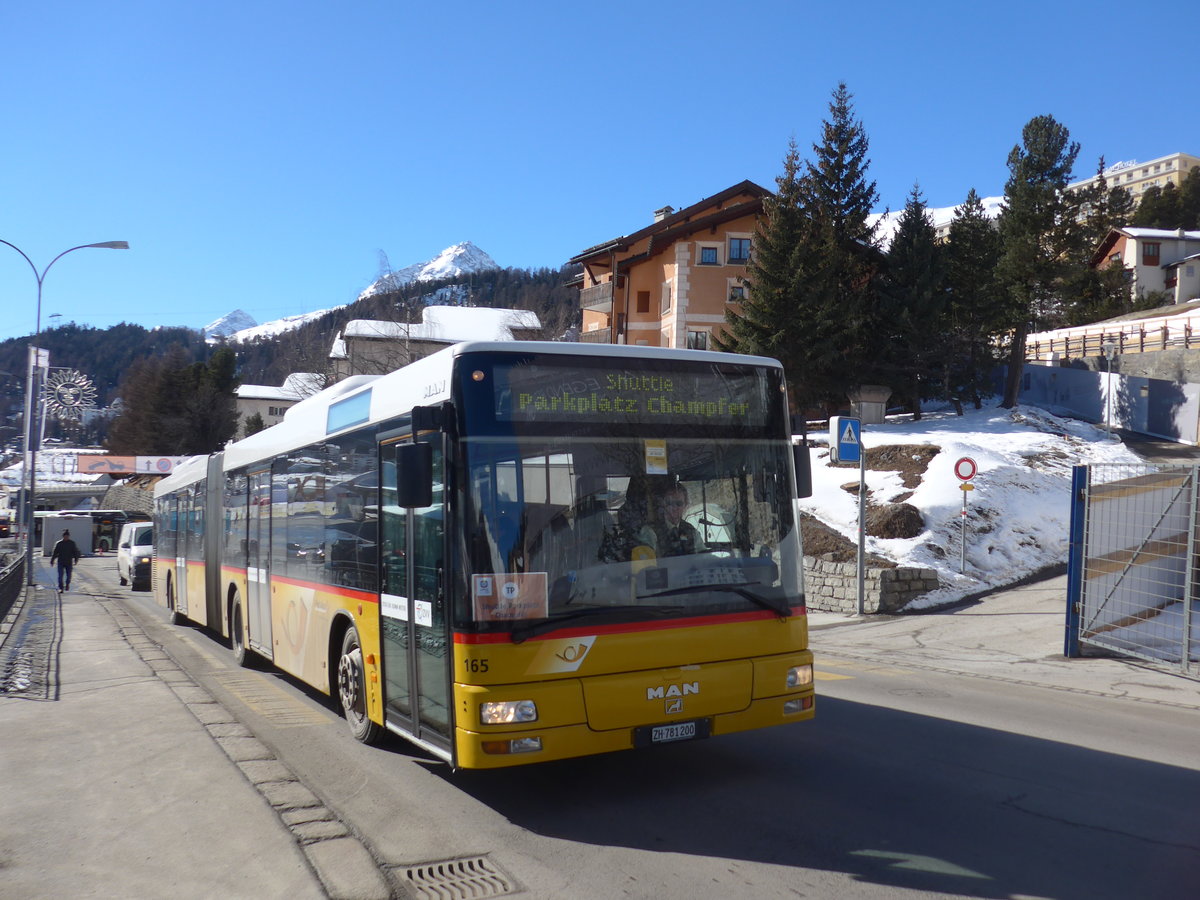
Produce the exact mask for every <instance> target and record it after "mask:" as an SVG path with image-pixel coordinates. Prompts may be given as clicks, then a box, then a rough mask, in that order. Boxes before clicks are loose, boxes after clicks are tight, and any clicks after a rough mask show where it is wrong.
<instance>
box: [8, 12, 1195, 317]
mask: <svg viewBox="0 0 1200 900" xmlns="http://www.w3.org/2000/svg"><path fill="white" fill-rule="evenodd" d="M1129 14H1130V13H1129V7H1128V5H1124V4H1120V5H1119V4H1116V3H1110V2H1087V3H1084V2H1075V0H1070V2H1050V3H1046V2H1041V3H1027V2H1021V0H1018V2H1011V3H1006V4H972V3H962V2H961V0H957V2H932V3H920V4H896V3H890V2H889V3H880V2H873V0H872V2H863V3H857V4H843V5H840V6H839V5H837V4H834V5H829V4H815V3H805V2H799V0H749V2H742V3H731V2H723V3H715V2H709V0H693V2H688V3H672V2H660V3H646V2H644V0H641V2H636V3H633V2H625V0H616V2H608V3H605V4H601V5H595V4H589V5H586V6H585V5H584V4H574V3H564V2H561V0H558V2H544V3H542V2H538V3H533V2H530V3H521V2H517V3H509V4H497V3H494V2H467V3H463V2H453V0H448V2H443V3H422V4H416V3H404V2H400V0H390V2H388V0H350V2H345V3H334V2H329V0H319V2H317V0H289V2H281V0H236V2H231V0H210V2H205V3H191V2H164V0H122V2H116V3H95V2H82V0H70V2H68V0H40V2H38V3H22V4H17V3H5V4H3V5H2V6H0V83H3V84H4V85H5V87H4V89H3V91H2V92H0V109H2V110H3V114H2V117H0V122H2V125H3V140H2V141H0V239H3V240H6V241H9V242H11V243H13V244H16V245H17V246H18V247H20V248H21V249H22V250H24V251H25V252H26V253H27V254H28V255H29V256H30V257H31V258H32V259H33V261H34V263H36V264H37V266H38V268H39V269H40V268H41V267H42V266H44V265H45V264H46V263H48V262H49V261H50V260H51V259H52V258H53V257H54V256H55V255H56V254H57V253H59V252H60V251H62V250H64V249H66V248H68V247H71V246H74V245H77V244H85V243H91V242H95V241H107V240H127V241H129V243H130V245H131V248H132V249H130V250H128V251H113V250H80V251H77V252H75V253H72V254H70V255H69V256H67V257H65V258H63V259H61V260H60V261H59V262H57V263H56V264H55V265H54V267H53V268H52V269H51V270H50V272H49V274H48V276H47V278H46V281H45V292H44V295H43V303H42V316H41V321H42V327H43V328H45V327H47V326H51V325H53V324H54V323H56V322H61V323H65V322H68V321H76V322H78V323H80V324H87V325H93V326H96V327H101V328H104V327H108V326H110V325H114V324H116V323H118V322H121V321H130V322H137V323H140V324H143V325H146V326H148V327H149V326H155V325H180V326H189V327H197V328H198V327H202V326H203V325H205V324H207V323H208V322H210V321H211V320H213V319H215V318H217V317H218V316H221V315H223V314H224V313H226V312H229V311H231V310H233V309H237V308H241V309H244V310H246V311H247V312H249V313H250V314H251V315H252V316H254V317H255V318H256V319H257V320H258V321H259V322H265V321H269V320H271V319H276V318H280V317H283V316H285V315H292V314H296V313H301V312H310V311H313V310H318V309H324V308H328V307H331V306H336V305H339V304H342V303H347V302H349V301H352V300H353V299H354V298H355V297H356V296H357V294H358V293H359V292H360V291H361V290H362V289H363V288H364V287H366V286H367V285H368V284H370V283H371V282H372V281H373V280H374V279H375V277H376V276H377V275H378V273H379V265H380V251H384V252H385V253H386V254H387V256H388V258H389V260H390V262H391V264H392V266H393V267H395V268H399V267H401V266H404V265H407V264H409V263H412V262H417V261H423V260H425V259H428V258H430V257H432V256H434V255H435V254H436V253H438V252H439V251H440V250H442V249H443V248H445V247H447V246H450V245H451V244H455V243H458V242H460V241H464V240H470V241H473V242H474V243H475V244H477V245H478V246H479V247H481V248H482V249H483V250H485V251H487V252H488V253H489V254H491V255H492V257H493V258H494V259H495V260H496V261H497V262H498V263H499V264H500V265H501V266H518V267H541V266H552V267H557V266H559V265H561V264H563V263H564V262H565V261H566V260H567V259H568V258H569V257H571V256H572V255H574V254H575V253H577V252H579V251H580V250H583V249H584V248H586V247H588V246H590V245H592V244H595V243H599V242H601V241H604V240H607V239H610V238H613V237H616V236H618V235H621V234H627V233H629V232H632V231H635V230H637V229H638V228H641V227H642V226H644V225H645V224H647V223H649V221H650V219H651V213H652V211H653V210H654V209H657V208H658V207H661V206H664V205H667V204H671V205H673V206H675V207H681V206H685V205H687V204H690V203H693V202H695V201H697V200H699V199H701V198H703V197H706V196H708V195H710V194H713V193H716V192H717V191H720V190H722V189H724V188H726V187H728V186H730V185H732V184H735V183H737V182H739V181H741V180H743V179H751V180H753V181H756V182H758V183H760V184H762V185H764V186H766V187H774V183H775V182H774V179H775V177H776V176H777V175H778V174H779V172H780V170H781V164H782V159H783V155H784V153H785V151H786V148H787V142H788V140H789V138H791V137H793V136H794V137H795V138H796V140H797V142H798V143H799V145H800V146H801V148H802V150H804V151H805V152H806V153H807V151H808V148H809V147H810V146H811V145H812V143H813V142H814V141H816V140H818V138H819V125H820V122H821V120H822V118H824V117H825V116H826V115H827V114H828V102H829V98H830V93H831V91H832V90H833V88H834V87H835V86H836V84H837V82H838V81H839V80H845V81H846V83H847V84H848V86H849V88H850V90H851V91H852V92H853V94H854V98H855V107H856V112H857V115H858V117H859V118H860V119H861V121H862V122H863V124H864V125H865V127H866V129H867V132H868V135H869V138H870V157H871V160H872V166H871V170H870V175H871V176H872V177H873V178H874V179H875V180H876V181H877V184H878V190H879V193H880V196H881V206H888V207H890V208H891V209H893V210H896V209H899V208H900V207H902V206H903V203H904V199H905V196H906V194H907V193H908V191H909V190H910V188H911V187H912V185H913V183H914V182H919V183H920V185H921V188H922V190H923V192H924V195H925V199H926V202H927V203H928V204H929V205H930V206H933V207H939V206H951V205H954V204H956V203H959V202H961V201H962V199H963V198H964V197H965V195H966V193H967V190H968V189H969V188H971V187H974V188H976V190H977V191H978V192H979V193H980V195H981V196H992V195H998V194H1000V193H1001V192H1002V190H1003V185H1004V180H1005V176H1006V169H1005V159H1006V157H1007V154H1008V151H1009V150H1010V149H1011V148H1012V146H1013V145H1014V144H1015V143H1017V142H1018V141H1019V139H1020V131H1021V127H1022V126H1023V125H1024V124H1025V122H1027V121H1028V120H1029V119H1030V118H1032V117H1033V116H1035V115H1041V114H1051V115H1053V116H1055V117H1056V118H1057V119H1058V120H1059V121H1060V122H1062V123H1063V124H1064V125H1066V126H1067V127H1068V128H1069V129H1070V131H1071V135H1072V137H1073V138H1074V139H1075V140H1078V141H1079V142H1080V143H1081V144H1082V148H1083V149H1082V152H1081V154H1080V159H1079V164H1078V168H1077V172H1076V174H1077V176H1079V177H1084V176H1086V175H1089V174H1091V173H1092V172H1093V171H1094V169H1095V165H1096V161H1097V159H1098V157H1099V156H1100V155H1101V154H1103V155H1104V156H1105V157H1106V158H1107V160H1108V162H1110V163H1112V162H1117V161H1119V160H1127V159H1138V160H1141V161H1145V160H1148V159H1152V158H1154V157H1157V156H1162V155H1165V154H1168V153H1174V152H1178V151H1183V152H1189V153H1200V125H1198V124H1197V120H1196V117H1195V116H1191V115H1188V114H1186V113H1185V112H1183V110H1184V109H1185V107H1186V105H1187V104H1186V103H1185V102H1184V98H1183V95H1180V94H1175V93H1173V92H1174V91H1179V90H1182V89H1181V88H1179V87H1178V84H1179V82H1178V79H1172V78H1171V77H1169V76H1163V75H1162V73H1161V72H1160V71H1159V70H1158V69H1155V68H1154V67H1153V66H1148V67H1146V66H1136V65H1131V64H1130V63H1129V59H1130V55H1129V54H1130V52H1131V48H1132V47H1136V46H1142V48H1143V50H1145V51H1147V52H1149V51H1150V50H1152V49H1153V48H1154V46H1156V45H1155V43H1154V42H1155V41H1158V40H1160V39H1161V38H1162V37H1163V35H1164V34H1166V32H1164V31H1163V28H1162V27H1161V26H1155V27H1153V28H1150V29H1149V30H1143V31H1142V32H1138V31H1137V29H1136V28H1135V27H1133V26H1134V24H1135V23H1133V22H1131V21H1130V20H1129V19H1128V16H1129ZM1135 35H1136V36H1135ZM1134 56H1139V54H1137V53H1135V54H1134ZM1140 57H1142V58H1149V57H1148V56H1147V53H1146V52H1143V53H1141V54H1140ZM35 298H36V282H35V280H34V277H33V273H32V271H31V270H30V268H29V266H28V265H27V264H26V263H25V262H24V260H22V259H21V258H20V256H18V255H17V254H16V253H15V252H13V251H12V250H10V249H9V248H7V247H4V246H0V311H2V313H3V314H2V315H0V339H3V338H8V337H14V336H20V335H27V334H31V333H32V332H33V331H34V327H35V314H34V306H35ZM55 313H58V314H61V319H57V318H56V319H51V318H50V317H51V316H52V315H53V314H55Z"/></svg>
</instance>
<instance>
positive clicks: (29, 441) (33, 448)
mask: <svg viewBox="0 0 1200 900" xmlns="http://www.w3.org/2000/svg"><path fill="white" fill-rule="evenodd" d="M0 244H5V245H6V246H9V247H12V248H13V249H14V250H16V251H17V252H18V253H20V254H21V257H22V258H23V259H24V260H25V262H27V263H29V268H30V269H32V270H33V277H34V278H36V279H37V318H36V319H35V320H34V323H35V327H34V332H33V340H32V341H30V343H29V372H28V375H27V377H26V381H25V460H26V463H27V465H26V468H27V469H28V471H29V494H28V495H27V496H26V498H25V511H26V515H25V527H26V529H27V530H28V533H27V534H26V544H25V554H26V555H25V576H26V582H25V583H26V584H28V585H29V586H30V587H33V584H34V581H33V550H34V535H33V532H34V527H33V526H34V522H33V518H34V517H33V506H34V500H33V495H34V492H35V491H36V490H37V449H38V448H37V443H36V442H35V440H34V435H35V434H36V433H37V431H36V430H35V428H34V421H33V420H34V414H35V410H36V404H35V403H34V399H33V398H34V394H35V393H36V391H35V388H36V387H37V376H38V372H39V370H40V369H41V368H42V366H41V365H40V363H41V362H42V360H41V358H40V354H41V351H40V350H39V349H38V347H37V341H38V338H39V337H40V336H41V333H42V282H43V281H45V280H46V273H47V272H49V271H50V267H51V266H52V265H54V264H55V263H56V262H58V261H59V260H60V259H62V258H63V257H64V256H66V255H67V254H68V253H72V252H74V251H76V250H84V249H87V248H88V247H97V248H100V249H102V250H128V249H129V242H128V241H100V242H99V243H97V244H80V245H79V246H78V247H69V248H68V249H66V250H64V251H63V252H62V253H60V254H58V256H56V257H54V259H52V260H50V262H48V263H46V267H45V268H44V269H42V270H41V271H40V272H39V271H38V267H37V266H35V265H34V264H33V260H31V259H30V258H29V257H28V256H26V254H25V251H24V250H22V249H21V248H20V247H18V246H17V245H16V244H12V243H9V242H8V241H6V240H2V239H0Z"/></svg>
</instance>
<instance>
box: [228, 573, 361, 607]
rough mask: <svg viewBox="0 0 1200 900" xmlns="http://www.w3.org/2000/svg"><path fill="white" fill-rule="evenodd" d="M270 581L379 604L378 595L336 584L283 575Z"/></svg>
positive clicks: (242, 574) (276, 576) (240, 574)
mask: <svg viewBox="0 0 1200 900" xmlns="http://www.w3.org/2000/svg"><path fill="white" fill-rule="evenodd" d="M221 571H222V572H224V573H225V574H229V575H239V576H244V575H245V574H246V570H245V569H238V568H234V567H233V566H222V567H221ZM271 581H272V582H277V583H279V584H288V585H291V586H292V587H300V588H312V589H313V590H314V591H321V593H323V594H333V595H334V596H336V597H345V598H346V599H348V600H358V601H361V602H363V603H378V602H379V595H378V594H373V593H371V592H370V591H359V590H355V589H354V588H348V587H342V586H341V585H338V584H325V583H324V582H321V581H301V580H300V579H299V578H287V577H285V576H283V575H272V576H271Z"/></svg>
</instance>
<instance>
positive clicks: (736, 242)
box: [729, 238, 750, 262]
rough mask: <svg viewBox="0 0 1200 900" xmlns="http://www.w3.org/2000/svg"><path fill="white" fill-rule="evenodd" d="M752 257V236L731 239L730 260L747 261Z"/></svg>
mask: <svg viewBox="0 0 1200 900" xmlns="http://www.w3.org/2000/svg"><path fill="white" fill-rule="evenodd" d="M749 258H750V238H730V239H729V261H730V262H746V260H748V259H749Z"/></svg>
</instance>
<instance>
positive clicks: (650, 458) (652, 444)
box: [646, 438, 667, 475]
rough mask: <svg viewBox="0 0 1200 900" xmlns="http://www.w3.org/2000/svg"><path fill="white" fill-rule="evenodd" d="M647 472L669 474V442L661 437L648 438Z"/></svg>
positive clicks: (649, 473) (650, 473) (648, 473)
mask: <svg viewBox="0 0 1200 900" xmlns="http://www.w3.org/2000/svg"><path fill="white" fill-rule="evenodd" d="M646 474H647V475H666V474H667V442H666V441H664V440H663V439H661V438H646Z"/></svg>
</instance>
